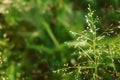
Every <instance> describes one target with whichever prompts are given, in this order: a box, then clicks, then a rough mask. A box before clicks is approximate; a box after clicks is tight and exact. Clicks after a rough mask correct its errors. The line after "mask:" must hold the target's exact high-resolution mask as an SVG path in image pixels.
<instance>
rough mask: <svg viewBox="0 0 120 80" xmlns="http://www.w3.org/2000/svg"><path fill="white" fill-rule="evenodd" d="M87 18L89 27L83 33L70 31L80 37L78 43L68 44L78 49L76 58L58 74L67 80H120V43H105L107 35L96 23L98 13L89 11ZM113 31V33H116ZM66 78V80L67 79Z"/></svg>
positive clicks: (77, 39)
mask: <svg viewBox="0 0 120 80" xmlns="http://www.w3.org/2000/svg"><path fill="white" fill-rule="evenodd" d="M88 11H89V12H88V14H87V15H86V16H85V18H86V23H87V24H88V27H87V28H86V30H84V31H83V32H82V33H76V32H72V31H70V33H71V34H73V36H75V37H76V40H75V42H67V45H68V46H69V47H74V48H75V53H74V54H73V55H77V57H76V59H73V60H72V61H71V63H72V65H70V64H67V65H65V68H62V69H59V70H57V71H54V72H55V73H63V76H64V77H63V78H64V79H65V80H66V79H67V80H69V79H72V80H119V79H120V68H119V66H120V58H119V57H120V48H119V47H120V42H119V39H118V41H116V42H115V41H114V42H107V43H102V42H104V41H105V38H106V37H107V35H105V34H104V33H106V32H104V33H102V34H98V31H99V30H100V29H99V28H98V27H97V26H96V24H97V23H98V21H99V18H98V17H96V16H95V14H94V13H95V12H94V11H92V10H91V8H90V6H89V8H88ZM113 32H114V31H112V30H111V32H109V33H113ZM64 79H63V80H64Z"/></svg>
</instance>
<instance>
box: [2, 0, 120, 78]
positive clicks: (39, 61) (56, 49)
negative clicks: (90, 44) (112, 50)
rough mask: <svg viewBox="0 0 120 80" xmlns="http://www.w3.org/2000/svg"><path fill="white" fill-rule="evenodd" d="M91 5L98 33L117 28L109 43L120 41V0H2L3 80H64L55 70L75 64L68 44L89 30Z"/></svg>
mask: <svg viewBox="0 0 120 80" xmlns="http://www.w3.org/2000/svg"><path fill="white" fill-rule="evenodd" d="M88 4H90V5H91V7H92V9H93V10H95V14H96V15H97V16H98V17H99V23H98V24H97V26H98V27H100V30H99V31H98V34H101V33H102V32H104V31H105V30H107V32H109V30H108V29H113V30H114V33H109V34H105V35H108V37H110V38H111V39H110V40H107V41H109V42H110V43H111V42H113V41H114V42H115V41H117V40H119V39H118V36H119V34H120V0H0V80H4V79H5V80H6V79H7V78H8V80H62V75H61V74H53V73H52V71H54V70H57V69H60V68H62V67H63V66H64V64H66V63H69V64H71V60H73V56H72V54H73V52H74V49H72V48H68V46H67V45H66V44H65V43H64V42H70V41H74V37H73V35H72V34H70V33H69V31H71V30H72V31H74V32H78V33H81V32H82V31H83V30H85V29H86V27H87V23H86V22H85V15H86V14H87V12H88V10H87V8H88ZM108 39H109V38H108ZM113 39H114V40H113ZM105 42H106V41H103V43H105ZM63 80H64V79H63ZM68 80H69V79H68Z"/></svg>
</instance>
